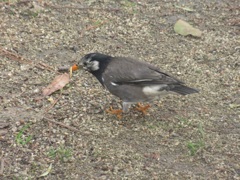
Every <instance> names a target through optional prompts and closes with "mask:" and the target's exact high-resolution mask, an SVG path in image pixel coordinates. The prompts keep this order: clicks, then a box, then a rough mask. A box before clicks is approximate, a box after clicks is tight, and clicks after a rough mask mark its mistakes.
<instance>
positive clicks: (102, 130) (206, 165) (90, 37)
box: [0, 0, 240, 180]
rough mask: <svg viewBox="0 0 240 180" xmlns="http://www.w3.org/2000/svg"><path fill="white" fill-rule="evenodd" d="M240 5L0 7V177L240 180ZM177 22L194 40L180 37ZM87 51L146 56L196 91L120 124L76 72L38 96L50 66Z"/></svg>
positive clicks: (87, 77) (143, 0)
mask: <svg viewBox="0 0 240 180" xmlns="http://www.w3.org/2000/svg"><path fill="white" fill-rule="evenodd" d="M239 10H240V6H239V1H238V0H211V1H209V0H202V1H187V0H175V1H174V0H170V1H159V0H132V1H131V0H119V1H118V0H91V1H88V0H81V1H80V0H69V1H65V0H55V1H54V0H52V1H45V0H38V1H25V0H22V1H17V0H9V1H6V0H0V34H1V37H0V45H1V46H0V60H1V61H0V69H1V73H0V77H1V78H0V103H1V107H0V108H1V109H0V149H1V151H0V161H1V163H0V179H4V180H5V179H6V180H7V179H8V180H9V179H37V178H40V179H51V180H55V179H240V163H239V162H240V83H239V82H240V60H239V57H240V19H239V17H240V15H239ZM178 19H183V20H185V21H187V22H189V23H190V24H192V25H193V26H194V27H196V28H198V29H200V30H201V31H202V32H203V34H202V37H201V38H194V37H191V36H187V37H184V36H181V35H178V34H176V33H175V32H174V30H173V26H174V24H175V22H176V21H177V20H178ZM89 52H101V53H106V54H110V55H112V56H127V57H134V58H138V59H141V60H144V61H148V62H150V63H152V64H155V65H157V66H159V67H160V68H162V69H164V70H166V71H167V72H170V73H171V74H172V75H174V76H175V77H178V78H179V79H181V80H183V81H185V82H186V83H187V84H188V85H189V86H191V87H195V88H197V89H199V90H200V93H198V94H192V95H189V96H184V97H183V96H176V95H169V96H166V97H164V98H161V99H160V100H159V101H155V102H153V103H151V109H150V110H149V113H148V114H147V115H146V116H143V115H142V114H141V113H139V112H137V111H135V110H134V108H133V109H132V110H131V112H130V113H128V114H126V115H124V117H123V118H122V119H120V120H119V119H118V118H116V117H115V116H113V115H110V114H107V113H106V112H105V109H106V108H108V107H109V106H110V105H112V106H113V107H115V108H116V107H121V101H120V100H119V99H117V98H116V97H113V96H112V95H111V94H110V93H108V92H107V91H106V90H103V89H102V87H101V85H100V84H99V83H98V82H97V80H96V79H95V78H94V77H93V76H91V74H88V73H86V72H85V71H78V72H76V73H73V77H72V78H71V82H70V83H69V84H68V85H67V86H66V87H64V89H63V90H62V91H58V92H56V93H54V94H52V95H50V96H49V97H46V98H43V99H42V100H41V99H40V98H39V97H41V92H42V89H43V88H44V87H46V86H47V85H48V84H49V83H50V82H51V81H52V80H53V78H54V77H55V76H56V75H58V74H59V73H58V72H57V67H59V66H62V65H67V66H70V65H72V64H74V63H76V62H78V61H79V60H80V58H81V57H82V56H83V55H85V54H87V53H89ZM53 102H55V104H54V103H53ZM40 176H41V177H40Z"/></svg>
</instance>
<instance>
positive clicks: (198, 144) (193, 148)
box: [187, 124, 205, 156]
mask: <svg viewBox="0 0 240 180" xmlns="http://www.w3.org/2000/svg"><path fill="white" fill-rule="evenodd" d="M198 133H199V139H198V140H197V141H195V142H192V141H189V142H187V148H188V150H189V152H190V155H191V156H194V155H195V154H196V153H197V152H199V151H200V150H201V149H202V148H204V147H205V142H204V137H205V132H204V130H203V127H202V124H199V125H198Z"/></svg>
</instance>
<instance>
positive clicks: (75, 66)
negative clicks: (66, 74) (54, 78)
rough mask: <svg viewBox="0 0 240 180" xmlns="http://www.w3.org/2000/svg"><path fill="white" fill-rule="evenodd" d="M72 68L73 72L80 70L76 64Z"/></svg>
mask: <svg viewBox="0 0 240 180" xmlns="http://www.w3.org/2000/svg"><path fill="white" fill-rule="evenodd" d="M71 68H72V71H76V70H78V69H79V67H78V65H77V64H74V65H73V66H72V67H71Z"/></svg>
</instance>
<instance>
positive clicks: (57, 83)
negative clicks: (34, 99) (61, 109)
mask: <svg viewBox="0 0 240 180" xmlns="http://www.w3.org/2000/svg"><path fill="white" fill-rule="evenodd" d="M69 81H70V77H69V74H68V73H64V74H61V75H58V76H56V77H55V78H54V80H53V81H52V82H51V84H49V85H48V86H47V87H46V88H44V89H43V93H42V94H43V96H48V95H50V94H52V93H53V92H55V91H57V90H59V89H62V88H63V87H64V86H65V85H66V84H68V83H69Z"/></svg>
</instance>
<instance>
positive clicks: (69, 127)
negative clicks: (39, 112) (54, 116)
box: [43, 117, 79, 132]
mask: <svg viewBox="0 0 240 180" xmlns="http://www.w3.org/2000/svg"><path fill="white" fill-rule="evenodd" d="M43 119H45V120H47V121H48V122H51V123H54V124H58V125H60V126H62V127H65V128H67V129H70V130H72V131H75V132H79V130H78V129H76V128H74V127H72V126H68V125H66V124H63V123H61V122H57V121H54V120H51V119H48V118H46V117H43Z"/></svg>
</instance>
